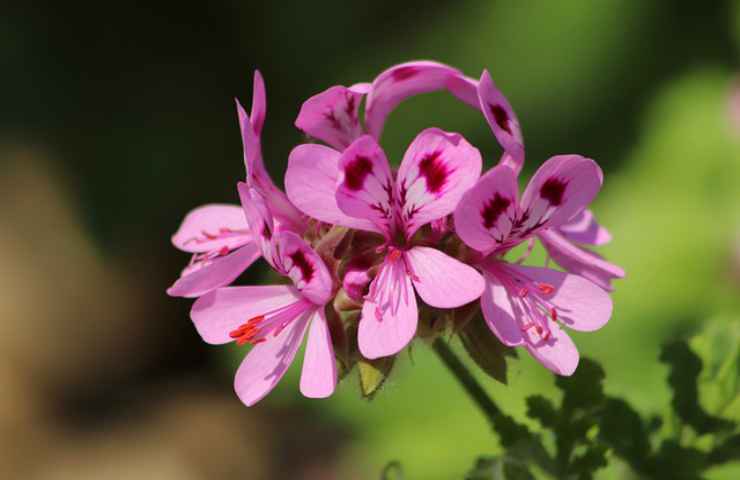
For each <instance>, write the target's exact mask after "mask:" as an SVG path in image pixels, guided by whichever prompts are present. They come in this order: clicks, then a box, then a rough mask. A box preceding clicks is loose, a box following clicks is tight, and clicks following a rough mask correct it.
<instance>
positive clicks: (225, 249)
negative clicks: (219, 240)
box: [218, 245, 229, 257]
mask: <svg viewBox="0 0 740 480" xmlns="http://www.w3.org/2000/svg"><path fill="white" fill-rule="evenodd" d="M218 254H219V256H221V257H223V256H224V255H228V254H229V247H227V246H226V245H224V246H223V247H221V250H219V251H218Z"/></svg>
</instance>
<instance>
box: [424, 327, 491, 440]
mask: <svg viewBox="0 0 740 480" xmlns="http://www.w3.org/2000/svg"><path fill="white" fill-rule="evenodd" d="M432 348H433V349H434V351H435V352H436V353H437V355H438V356H439V358H440V359H441V360H442V363H444V364H445V366H446V367H447V368H448V369H449V370H450V372H451V373H452V375H453V376H454V377H455V378H456V379H457V381H458V382H460V385H462V387H463V388H464V389H465V391H466V392H467V394H468V395H469V396H470V398H471V399H472V400H473V401H474V402H475V404H476V405H477V406H478V408H480V409H481V411H482V412H483V415H485V417H486V418H487V419H488V421H489V422H491V425H495V423H496V419H497V417H499V416H500V415H501V410H499V408H498V407H497V406H496V404H495V403H493V400H491V397H489V396H488V393H486V391H485V390H483V387H482V386H481V385H480V383H478V380H476V379H475V377H473V374H472V373H470V370H468V367H466V366H465V364H463V363H462V361H460V359H459V358H458V357H457V355H455V352H453V351H452V349H451V348H450V347H449V345H447V342H445V341H444V340H442V339H441V338H437V339H436V340H435V341H434V343H432Z"/></svg>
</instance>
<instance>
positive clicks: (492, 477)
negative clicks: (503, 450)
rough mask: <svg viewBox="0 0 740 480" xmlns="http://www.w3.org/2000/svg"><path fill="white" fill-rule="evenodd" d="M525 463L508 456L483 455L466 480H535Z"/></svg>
mask: <svg viewBox="0 0 740 480" xmlns="http://www.w3.org/2000/svg"><path fill="white" fill-rule="evenodd" d="M534 479H535V477H534V476H533V475H532V474H531V473H530V472H529V469H528V468H527V466H526V465H524V464H523V463H521V462H519V461H516V460H514V459H510V458H507V457H501V458H498V457H481V458H478V460H477V461H476V464H475V467H473V470H471V471H470V472H469V473H468V474H467V475H466V476H465V480H534Z"/></svg>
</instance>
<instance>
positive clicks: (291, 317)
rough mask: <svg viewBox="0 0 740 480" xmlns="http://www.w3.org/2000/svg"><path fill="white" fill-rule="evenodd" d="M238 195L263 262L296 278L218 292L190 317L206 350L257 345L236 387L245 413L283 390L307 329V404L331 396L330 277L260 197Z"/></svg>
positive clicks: (334, 377) (244, 190)
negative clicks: (283, 381)
mask: <svg viewBox="0 0 740 480" xmlns="http://www.w3.org/2000/svg"><path fill="white" fill-rule="evenodd" d="M239 193H240V195H241V196H242V197H243V202H242V203H243V204H244V206H245V211H246V213H247V217H248V218H249V224H250V226H251V227H252V228H251V230H252V235H253V236H254V238H255V239H257V243H259V244H260V247H261V249H262V250H263V252H264V256H265V259H267V260H268V262H269V263H270V264H271V265H272V266H273V268H274V269H275V270H276V271H277V272H278V273H280V274H281V275H284V276H286V277H288V278H290V280H291V281H292V285H268V286H247V287H225V288H219V289H217V290H214V291H212V292H210V293H208V294H206V295H204V296H202V297H200V298H199V299H198V300H197V301H196V302H195V304H194V305H193V308H192V311H191V318H192V320H193V322H194V324H195V327H196V329H197V330H198V333H200V335H201V337H202V338H203V340H205V341H206V342H208V343H211V344H217V345H220V344H224V343H228V342H231V341H235V342H236V343H237V344H238V345H245V344H252V345H254V346H253V348H252V350H251V351H250V352H249V353H248V354H247V356H246V358H245V359H244V361H243V362H242V364H241V366H240V367H239V370H238V371H237V373H236V378H235V381H234V388H235V390H236V393H237V395H238V396H239V398H240V399H241V401H242V402H244V403H245V404H246V405H247V406H251V405H254V404H255V403H256V402H258V401H259V400H261V399H262V398H263V397H264V396H265V395H267V394H268V393H269V392H270V391H271V390H272V389H273V388H274V387H275V386H276V385H277V383H278V382H279V381H280V379H281V378H282V376H283V375H284V374H285V372H286V371H287V369H288V367H289V366H290V364H291V363H292V362H293V359H294V357H295V354H296V352H297V351H298V348H299V347H300V345H301V343H302V341H303V337H304V336H305V334H306V331H307V330H308V340H307V344H306V353H305V356H304V360H303V371H302V374H301V382H300V389H301V392H302V393H303V394H304V395H305V396H307V397H311V398H323V397H327V396H329V395H331V394H332V393H333V392H334V388H335V386H336V382H337V373H336V366H335V360H334V349H333V347H332V340H331V335H330V333H329V327H328V325H327V320H326V316H325V314H324V306H325V305H326V304H327V303H328V302H329V301H330V300H331V298H332V295H333V293H334V292H333V289H334V287H333V282H332V278H331V274H330V273H329V271H328V270H327V268H326V266H325V265H324V262H323V261H322V260H321V258H320V257H319V255H318V254H317V253H316V252H315V251H314V250H313V249H311V247H309V246H308V244H307V243H306V242H305V241H304V240H303V239H301V238H300V237H299V236H298V235H296V234H295V233H293V232H291V231H289V230H281V229H279V228H277V229H276V227H275V224H274V221H273V219H272V215H271V213H270V211H269V209H268V208H267V205H266V203H265V199H264V198H263V197H262V195H261V194H260V192H259V191H257V190H256V189H251V190H250V189H249V188H248V187H247V185H246V184H244V183H242V184H240V185H239ZM244 197H246V198H244Z"/></svg>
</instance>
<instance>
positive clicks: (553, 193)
mask: <svg viewBox="0 0 740 480" xmlns="http://www.w3.org/2000/svg"><path fill="white" fill-rule="evenodd" d="M567 185H568V182H566V181H564V180H560V179H559V178H555V177H550V178H548V179H547V180H546V181H545V183H543V184H542V186H541V187H540V197H542V198H544V199H545V200H547V201H548V202H550V205H552V206H553V207H557V206H559V205H560V204H561V203H563V193H565V187H566V186H567Z"/></svg>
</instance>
